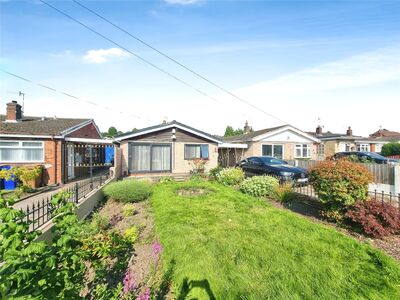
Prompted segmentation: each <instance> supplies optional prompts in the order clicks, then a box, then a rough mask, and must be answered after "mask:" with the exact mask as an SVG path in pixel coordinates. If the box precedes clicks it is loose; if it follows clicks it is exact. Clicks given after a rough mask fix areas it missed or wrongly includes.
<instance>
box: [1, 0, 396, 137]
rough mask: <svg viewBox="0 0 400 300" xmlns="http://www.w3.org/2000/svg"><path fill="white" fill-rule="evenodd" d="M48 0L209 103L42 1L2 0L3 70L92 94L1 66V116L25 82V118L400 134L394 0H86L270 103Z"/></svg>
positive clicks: (67, 4) (123, 126)
mask: <svg viewBox="0 0 400 300" xmlns="http://www.w3.org/2000/svg"><path fill="white" fill-rule="evenodd" d="M50 3H51V4H52V5H54V6H56V7H57V8H59V9H61V10H63V11H65V12H66V13H67V14H70V15H71V16H73V17H74V18H77V19H78V20H79V21H81V22H83V23H85V24H87V25H88V26H91V27H93V28H95V29H96V30H98V31H99V32H100V33H102V34H104V35H106V36H107V37H109V38H111V39H112V40H114V41H115V42H117V43H118V44H120V45H122V46H123V47H125V48H127V49H129V50H130V51H132V52H134V53H137V54H139V55H140V56H142V57H144V58H145V59H147V60H149V61H151V62H152V63H154V64H156V65H157V66H159V67H161V68H163V69H165V70H167V71H168V72H170V73H171V74H173V75H174V76H176V77H179V78H181V79H183V80H185V81H186V82H187V83H189V84H190V85H192V86H193V87H195V88H196V89H199V90H201V91H202V92H204V93H207V94H209V95H211V96H212V98H214V99H215V100H212V99H210V98H207V97H205V96H203V95H201V94H199V93H198V92H196V91H195V90H193V89H191V88H189V87H187V86H185V85H183V84H182V83H180V82H178V81H176V80H174V79H172V78H171V77H168V76H167V75H165V74H163V73H161V72H160V71H158V70H156V69H154V68H152V67H151V66H149V65H147V64H145V63H143V62H142V61H141V60H139V59H138V58H136V57H135V56H133V55H131V54H130V53H128V52H126V51H124V50H123V49H121V48H119V47H117V46H116V45H115V44H112V43H110V42H109V41H106V40H104V39H102V38H100V37H99V36H97V35H95V34H93V33H92V32H90V31H88V30H87V29H85V28H84V27H82V26H81V25H79V24H77V23H74V22H73V21H72V20H70V19H68V18H66V17H65V16H63V15H61V14H60V13H58V12H56V11H54V10H52V9H51V8H49V7H48V6H46V5H44V4H42V3H41V2H40V1H37V0H29V1H28V0H27V1H12V0H8V1H5V0H0V22H1V24H0V25H1V26H0V28H1V29H0V68H1V69H3V70H6V71H9V72H12V73H15V74H18V75H20V76H23V77H25V78H28V79H30V80H32V81H33V82H35V83H40V84H44V85H46V86H50V87H52V88H55V89H57V90H60V91H64V92H66V93H69V94H72V95H74V96H76V97H78V98H80V99H83V100H86V101H89V102H90V103H94V104H96V105H93V104H90V103H88V102H84V101H78V100H74V99H72V98H69V97H66V96H65V95H62V94H60V93H55V92H52V91H50V90H48V89H44V88H42V87H39V86H37V85H35V84H31V83H28V82H25V81H23V80H20V79H17V78H14V77H12V76H10V75H7V74H5V73H2V72H0V113H5V104H6V103H7V102H8V101H10V100H18V101H22V99H21V97H19V96H18V92H19V91H22V92H23V93H25V114H26V115H38V116H59V117H85V118H86V117H87V118H94V119H95V121H96V123H97V124H98V125H99V126H100V128H101V129H102V130H106V129H107V128H108V127H109V126H112V125H113V126H116V127H117V128H118V129H119V130H122V131H126V130H131V129H132V128H135V127H136V128H141V127H145V126H151V125H154V124H158V123H161V122H162V120H163V119H168V120H169V121H171V120H174V119H176V120H178V121H180V122H182V123H186V124H187V125H191V126H194V127H197V128H198V129H201V130H204V131H207V132H210V133H214V134H222V133H223V131H224V128H225V127H226V125H232V126H233V127H242V126H243V125H244V122H245V120H248V121H249V124H250V125H251V126H253V128H254V129H262V128H266V127H270V126H275V125H279V124H281V123H282V122H286V123H290V124H292V125H294V126H296V127H298V128H300V129H302V130H307V131H309V130H314V129H315V127H316V126H317V125H318V122H320V124H321V125H323V126H324V128H325V130H330V131H333V132H345V131H346V128H347V126H350V125H351V126H352V127H353V132H354V134H360V135H368V134H369V133H372V132H373V131H376V130H377V129H379V127H380V126H382V127H383V128H387V129H390V130H396V131H400V117H399V112H400V17H399V16H400V1H376V2H375V1H304V2H303V1H207V0H200V1H196V0H186V1H184V0H165V1H161V0H159V1H82V3H83V4H85V5H87V6H88V7H90V8H91V9H94V10H96V11H97V12H98V13H100V14H102V15H103V16H104V17H106V18H108V19H110V20H111V21H113V22H115V23H116V24H118V25H119V26H122V27H123V28H125V29H126V30H128V31H129V32H131V33H132V34H134V35H137V36H138V37H140V38H141V39H143V40H145V41H146V42H148V43H150V44H151V45H153V46H154V47H156V48H158V49H160V50H161V51H164V52H166V53H167V54H169V55H170V56H172V57H174V58H175V59H177V60H179V61H180V62H181V63H183V64H185V65H187V66H189V67H191V68H193V69H194V70H195V71H197V72H199V73H200V74H202V75H204V76H205V77H207V78H208V79H210V80H212V81H214V82H215V83H217V84H219V85H221V86H223V87H225V88H227V89H228V90H230V91H232V92H234V93H235V94H237V95H238V96H240V97H242V98H243V99H245V100H246V101H248V102H250V103H252V104H253V105H255V106H257V107H259V108H261V110H263V111H265V112H267V113H268V114H265V113H263V112H261V111H259V110H256V109H254V108H252V107H250V106H248V105H246V104H244V103H242V102H240V101H238V100H236V99H235V98H233V97H231V96H229V95H227V94H224V93H223V92H221V91H220V90H218V89H217V88H215V87H213V86H212V85H210V84H208V83H206V82H204V81H202V80H201V79H199V78H196V77H195V76H194V75H193V74H191V73H189V72H187V71H185V70H184V69H182V68H180V67H179V66H177V65H175V64H173V63H172V62H170V61H168V60H166V59H165V58H164V57H162V56H160V55H158V54H157V53H155V52H154V51H152V50H150V49H148V48H146V47H145V46H143V45H142V44H140V43H139V42H137V41H135V40H134V39H132V38H130V37H129V36H127V35H126V34H124V33H122V32H121V31H118V30H117V29H115V28H113V27H112V26H110V25H109V24H107V23H105V22H104V21H102V20H101V19H99V18H98V17H96V16H94V15H93V14H90V13H89V12H88V11H85V10H84V9H83V8H82V7H79V6H78V5H77V4H75V3H73V2H71V1H50ZM270 115H273V116H275V117H276V118H273V117H271V116H270ZM318 119H320V121H318Z"/></svg>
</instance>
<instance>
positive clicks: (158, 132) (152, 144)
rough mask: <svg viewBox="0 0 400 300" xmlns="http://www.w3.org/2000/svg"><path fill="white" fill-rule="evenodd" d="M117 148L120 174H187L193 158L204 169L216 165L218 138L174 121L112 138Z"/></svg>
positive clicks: (191, 167)
mask: <svg viewBox="0 0 400 300" xmlns="http://www.w3.org/2000/svg"><path fill="white" fill-rule="evenodd" d="M115 141H116V142H117V143H119V144H120V149H121V175H123V176H127V175H141V174H148V173H153V174H158V173H159V174H164V173H172V174H188V173H189V172H190V171H191V170H192V169H193V165H192V162H193V160H194V159H203V160H206V161H207V163H206V165H205V170H206V171H208V170H210V169H211V168H214V167H216V166H217V164H218V143H221V140H220V139H218V138H216V137H215V136H212V135H210V134H208V133H205V132H203V131H200V130H197V129H195V128H193V127H190V126H187V125H185V124H182V123H179V122H177V121H172V122H168V123H167V122H164V123H163V124H160V125H156V126H152V127H147V128H143V129H141V130H138V131H136V132H132V133H128V134H124V135H121V136H118V137H116V138H115Z"/></svg>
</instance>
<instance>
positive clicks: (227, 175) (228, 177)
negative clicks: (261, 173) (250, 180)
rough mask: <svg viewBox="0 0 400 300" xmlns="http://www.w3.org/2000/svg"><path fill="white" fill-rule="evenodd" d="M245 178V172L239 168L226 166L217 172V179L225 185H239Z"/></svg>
mask: <svg viewBox="0 0 400 300" xmlns="http://www.w3.org/2000/svg"><path fill="white" fill-rule="evenodd" d="M243 180H244V172H243V170H242V169H239V168H226V169H223V170H221V171H220V172H219V173H218V174H217V181H218V182H219V183H221V184H223V185H239V184H240V183H241V182H242V181H243Z"/></svg>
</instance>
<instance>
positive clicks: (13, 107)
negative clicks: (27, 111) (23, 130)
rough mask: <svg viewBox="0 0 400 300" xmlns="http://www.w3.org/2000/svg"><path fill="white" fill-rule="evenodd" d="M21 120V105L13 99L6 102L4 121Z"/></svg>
mask: <svg viewBox="0 0 400 300" xmlns="http://www.w3.org/2000/svg"><path fill="white" fill-rule="evenodd" d="M21 120H22V106H21V105H19V104H18V102H17V101H15V100H13V101H11V102H9V103H7V110H6V122H18V121H21Z"/></svg>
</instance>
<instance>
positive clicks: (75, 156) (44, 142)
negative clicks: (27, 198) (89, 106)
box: [0, 101, 112, 185]
mask: <svg viewBox="0 0 400 300" xmlns="http://www.w3.org/2000/svg"><path fill="white" fill-rule="evenodd" d="M110 146H111V147H112V141H106V140H103V139H102V137H101V134H100V131H99V129H98V128H97V126H96V124H95V122H94V121H93V120H92V119H70V118H57V117H51V118H48V117H29V116H24V115H23V111H22V107H21V105H20V104H18V103H17V102H16V101H12V102H10V103H7V112H6V114H5V115H0V166H3V167H4V166H38V165H39V166H41V167H42V169H43V172H42V177H41V184H42V185H49V184H62V183H66V182H68V181H71V180H74V179H77V178H83V177H87V176H89V175H93V173H96V172H99V171H101V170H105V169H106V168H107V167H108V165H109V163H108V164H107V163H105V162H106V159H105V153H106V147H110Z"/></svg>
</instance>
